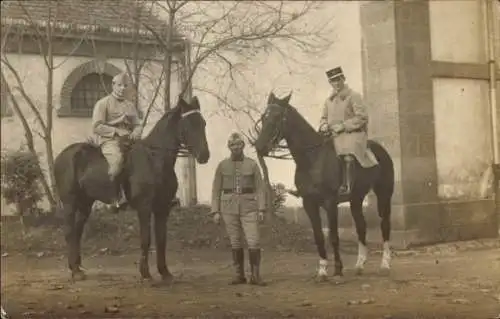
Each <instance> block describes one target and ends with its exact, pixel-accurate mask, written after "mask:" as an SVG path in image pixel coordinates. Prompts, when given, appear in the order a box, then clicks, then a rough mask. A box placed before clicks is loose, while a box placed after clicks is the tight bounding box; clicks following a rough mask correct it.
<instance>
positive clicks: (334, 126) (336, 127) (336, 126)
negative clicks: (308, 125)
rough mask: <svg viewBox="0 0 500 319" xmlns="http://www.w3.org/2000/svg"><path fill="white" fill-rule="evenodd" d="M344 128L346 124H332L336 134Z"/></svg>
mask: <svg viewBox="0 0 500 319" xmlns="http://www.w3.org/2000/svg"><path fill="white" fill-rule="evenodd" d="M343 130H344V125H342V124H334V125H332V131H333V132H334V133H336V134H338V133H340V132H342V131H343Z"/></svg>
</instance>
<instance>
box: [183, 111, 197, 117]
mask: <svg viewBox="0 0 500 319" xmlns="http://www.w3.org/2000/svg"><path fill="white" fill-rule="evenodd" d="M194 113H200V110H191V111H187V112H184V113H182V114H181V116H182V117H186V116H189V115H191V114H194Z"/></svg>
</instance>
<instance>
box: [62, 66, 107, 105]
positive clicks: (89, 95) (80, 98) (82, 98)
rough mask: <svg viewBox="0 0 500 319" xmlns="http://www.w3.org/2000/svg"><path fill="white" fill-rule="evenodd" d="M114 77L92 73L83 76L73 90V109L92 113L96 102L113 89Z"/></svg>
mask: <svg viewBox="0 0 500 319" xmlns="http://www.w3.org/2000/svg"><path fill="white" fill-rule="evenodd" d="M112 81H113V77H112V76H111V75H108V74H105V73H103V74H98V73H90V74H87V75H85V76H84V77H82V78H81V80H80V81H79V82H78V83H77V84H76V85H75V87H74V88H73V91H72V92H71V109H72V111H73V112H77V113H87V112H89V113H91V112H92V110H93V109H94V106H95V103H96V102H97V101H98V100H100V99H101V98H103V97H105V96H106V95H108V94H110V93H111V91H112Z"/></svg>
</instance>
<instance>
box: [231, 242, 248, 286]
mask: <svg viewBox="0 0 500 319" xmlns="http://www.w3.org/2000/svg"><path fill="white" fill-rule="evenodd" d="M232 253H233V266H234V270H235V276H234V278H233V279H232V280H231V282H230V283H229V284H231V285H239V284H245V283H246V282H247V279H246V278H245V268H244V267H245V266H244V265H245V264H244V260H245V254H244V251H243V248H237V249H233V250H232Z"/></svg>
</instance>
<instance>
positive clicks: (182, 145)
mask: <svg viewBox="0 0 500 319" xmlns="http://www.w3.org/2000/svg"><path fill="white" fill-rule="evenodd" d="M196 113H198V114H201V112H200V110H197V109H194V110H190V111H186V112H183V113H181V118H186V117H188V116H190V115H192V114H196ZM181 135H182V133H181ZM182 140H183V138H181V141H180V148H181V149H187V147H186V145H185V144H184V143H183V141H182Z"/></svg>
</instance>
